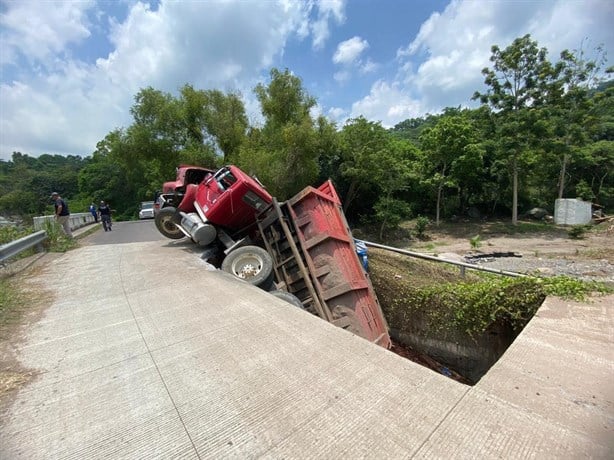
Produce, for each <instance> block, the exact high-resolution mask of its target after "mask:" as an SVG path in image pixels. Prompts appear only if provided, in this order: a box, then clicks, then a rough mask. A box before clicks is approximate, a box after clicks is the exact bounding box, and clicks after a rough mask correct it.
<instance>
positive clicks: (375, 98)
mask: <svg viewBox="0 0 614 460" xmlns="http://www.w3.org/2000/svg"><path fill="white" fill-rule="evenodd" d="M423 113H424V112H423V107H422V106H421V105H420V102H419V101H417V100H414V99H412V98H411V97H410V96H409V95H408V94H407V92H406V91H404V90H403V88H402V86H401V85H400V84H398V83H393V84H390V83H387V82H385V81H383V80H379V81H377V82H375V83H374V84H373V86H372V87H371V91H370V93H369V95H368V96H366V97H365V98H363V99H362V100H360V101H357V102H355V103H354V104H352V110H351V113H350V117H351V118H357V117H359V116H361V115H362V116H364V117H365V118H367V119H369V120H374V121H380V122H381V123H382V126H385V127H392V126H394V125H395V124H397V123H398V122H399V121H401V120H405V119H407V118H414V117H418V116H420V115H421V114H423Z"/></svg>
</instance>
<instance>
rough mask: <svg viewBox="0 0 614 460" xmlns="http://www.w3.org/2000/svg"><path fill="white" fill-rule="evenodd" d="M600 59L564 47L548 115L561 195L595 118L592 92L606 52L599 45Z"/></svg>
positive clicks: (559, 195) (582, 51) (549, 102)
mask: <svg viewBox="0 0 614 460" xmlns="http://www.w3.org/2000/svg"><path fill="white" fill-rule="evenodd" d="M596 51H597V56H598V57H597V59H587V57H586V54H585V52H584V50H583V49H582V48H580V49H579V50H575V51H574V52H570V51H568V50H564V51H563V52H562V53H561V60H560V61H559V63H558V64H557V66H556V70H557V73H558V74H559V75H560V77H559V78H558V79H557V80H555V81H554V82H553V85H554V86H555V90H554V91H550V92H549V100H548V106H547V108H546V110H547V115H548V118H549V120H550V123H551V126H552V128H553V133H552V134H553V135H552V140H553V142H552V148H551V149H550V150H551V151H553V152H554V153H555V155H556V156H557V158H558V162H559V175H558V198H563V194H564V191H565V186H566V182H567V172H568V167H569V164H570V162H572V161H573V160H574V156H577V154H578V152H579V149H580V148H582V147H583V146H584V145H586V143H587V142H588V141H589V137H588V136H587V131H588V130H587V128H589V126H590V125H592V124H594V122H595V120H594V119H593V118H592V117H591V116H590V110H591V102H592V100H591V97H590V91H591V89H592V88H594V87H595V86H596V85H597V84H598V83H599V81H600V79H599V77H598V75H599V72H600V69H601V66H602V65H603V63H604V62H605V53H604V52H603V49H602V48H597V50H596Z"/></svg>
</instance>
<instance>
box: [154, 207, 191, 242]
mask: <svg viewBox="0 0 614 460" xmlns="http://www.w3.org/2000/svg"><path fill="white" fill-rule="evenodd" d="M155 222H156V228H157V229H158V231H159V232H160V233H162V234H163V235H164V236H165V237H167V238H170V239H171V240H179V239H181V238H183V237H184V236H185V235H184V234H183V232H182V231H181V230H179V228H177V225H175V224H179V222H181V215H180V214H179V213H178V212H177V209H175V208H174V207H172V206H167V207H165V208H162V209H160V211H158V214H156V219H155Z"/></svg>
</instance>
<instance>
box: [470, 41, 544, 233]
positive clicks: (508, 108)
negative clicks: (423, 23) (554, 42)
mask: <svg viewBox="0 0 614 460" xmlns="http://www.w3.org/2000/svg"><path fill="white" fill-rule="evenodd" d="M491 52H492V55H491V57H490V61H491V62H492V63H493V67H492V69H491V68H488V67H487V68H484V69H483V70H482V74H483V75H484V76H485V79H484V83H485V84H486V86H487V87H488V89H487V91H486V92H485V93H480V92H475V94H474V95H473V99H479V100H480V101H481V102H482V104H485V105H489V106H490V107H491V108H492V109H493V110H494V111H495V112H496V120H497V133H498V138H499V143H500V148H501V151H502V154H503V155H504V158H505V162H506V164H507V166H508V169H509V173H510V176H511V180H512V206H511V207H512V224H514V225H516V224H517V223H518V175H519V172H520V171H521V169H522V168H523V167H526V166H527V164H529V163H531V161H533V160H534V159H533V158H531V156H532V153H533V152H532V151H531V147H532V145H533V144H534V143H535V140H536V138H537V131H538V130H540V129H543V124H542V122H541V120H540V118H539V116H538V113H537V110H535V109H537V108H539V107H541V106H542V105H543V103H544V99H545V98H546V97H547V95H548V90H549V84H550V82H551V81H552V76H553V67H552V65H551V64H550V62H549V61H548V60H547V50H546V49H545V48H538V46H537V42H535V41H533V40H531V36H530V35H525V36H524V37H522V38H517V39H516V40H514V42H513V43H512V44H511V45H510V46H508V47H507V48H505V49H504V50H501V49H500V48H499V47H498V46H496V45H495V46H493V47H492V48H491Z"/></svg>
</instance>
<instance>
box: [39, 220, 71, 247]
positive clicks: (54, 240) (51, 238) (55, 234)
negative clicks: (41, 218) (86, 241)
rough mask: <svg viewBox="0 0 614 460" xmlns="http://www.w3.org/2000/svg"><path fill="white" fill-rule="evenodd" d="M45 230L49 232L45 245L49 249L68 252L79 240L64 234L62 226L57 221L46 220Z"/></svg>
mask: <svg viewBox="0 0 614 460" xmlns="http://www.w3.org/2000/svg"><path fill="white" fill-rule="evenodd" d="M43 230H45V232H46V233H47V240H46V241H45V243H44V245H45V248H46V249H47V250H48V251H50V252H66V251H68V250H69V249H73V248H75V247H77V241H76V240H75V239H74V238H68V237H67V236H66V235H64V232H63V231H62V227H60V225H58V223H57V222H52V221H47V222H45V224H44V225H43Z"/></svg>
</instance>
